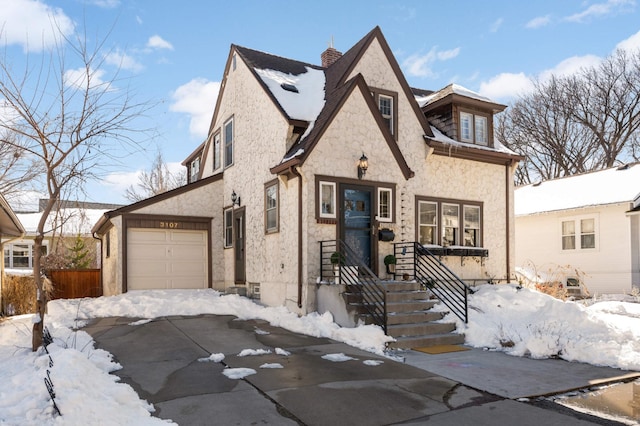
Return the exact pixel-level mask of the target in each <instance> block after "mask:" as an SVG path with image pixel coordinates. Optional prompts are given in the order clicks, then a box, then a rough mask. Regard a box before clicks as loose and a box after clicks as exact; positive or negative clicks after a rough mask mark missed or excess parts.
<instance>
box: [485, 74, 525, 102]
mask: <svg viewBox="0 0 640 426" xmlns="http://www.w3.org/2000/svg"><path fill="white" fill-rule="evenodd" d="M532 87H533V85H532V83H531V80H530V79H529V77H528V76H527V75H526V74H524V73H522V72H521V73H517V74H516V73H502V74H498V75H497V76H495V77H493V78H491V79H490V80H489V81H486V82H482V83H480V90H479V93H480V94H481V95H482V96H486V97H487V98H489V99H491V100H495V101H500V100H508V99H511V98H513V97H515V96H517V95H519V94H521V93H525V92H527V91H529V90H531V88H532Z"/></svg>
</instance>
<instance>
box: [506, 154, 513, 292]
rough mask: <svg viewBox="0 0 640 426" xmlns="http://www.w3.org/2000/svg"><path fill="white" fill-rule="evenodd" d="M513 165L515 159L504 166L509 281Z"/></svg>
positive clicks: (509, 278) (508, 275)
mask: <svg viewBox="0 0 640 426" xmlns="http://www.w3.org/2000/svg"><path fill="white" fill-rule="evenodd" d="M512 165H513V161H510V162H508V163H507V164H506V166H505V168H504V172H505V179H504V183H505V185H504V186H505V191H504V192H505V194H504V198H505V204H506V206H505V207H506V209H505V212H506V239H507V282H509V281H510V280H511V238H510V231H511V209H510V207H511V197H510V196H509V195H510V191H509V188H510V183H509V180H510V176H511V167H512Z"/></svg>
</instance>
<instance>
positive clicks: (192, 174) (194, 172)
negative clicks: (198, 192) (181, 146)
mask: <svg viewBox="0 0 640 426" xmlns="http://www.w3.org/2000/svg"><path fill="white" fill-rule="evenodd" d="M199 174H200V157H198V158H196V159H195V160H193V161H192V162H191V164H189V182H195V181H197V180H198V175H199Z"/></svg>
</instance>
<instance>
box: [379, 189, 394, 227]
mask: <svg viewBox="0 0 640 426" xmlns="http://www.w3.org/2000/svg"><path fill="white" fill-rule="evenodd" d="M383 193H386V194H388V195H387V200H388V203H387V204H386V207H387V212H386V214H385V213H384V212H383V211H382V209H383V207H384V205H383V203H382V194H383ZM378 221H379V222H393V190H392V189H391V188H384V187H380V188H378Z"/></svg>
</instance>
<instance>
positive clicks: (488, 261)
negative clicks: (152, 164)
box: [93, 27, 521, 314]
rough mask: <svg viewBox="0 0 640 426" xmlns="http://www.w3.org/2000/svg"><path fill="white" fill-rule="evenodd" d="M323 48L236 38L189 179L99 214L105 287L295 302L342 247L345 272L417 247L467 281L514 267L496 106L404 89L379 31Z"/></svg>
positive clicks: (456, 93)
mask: <svg viewBox="0 0 640 426" xmlns="http://www.w3.org/2000/svg"><path fill="white" fill-rule="evenodd" d="M321 60H322V65H313V64H308V63H303V62H300V61H296V60H292V59H286V58H282V57H280V56H275V55H272V54H268V53H264V52H259V51H256V50H252V49H248V48H245V47H240V46H236V45H232V46H231V49H230V51H229V56H228V57H227V60H226V67H225V71H224V75H223V78H222V83H221V89H220V94H219V96H218V99H217V102H216V105H215V110H214V114H213V118H212V121H211V126H210V130H209V136H208V138H207V139H206V140H205V142H204V143H203V144H202V145H201V146H199V147H197V149H195V150H194V151H193V152H192V153H191V154H190V155H189V156H188V158H187V159H186V160H185V162H184V164H185V165H186V166H187V168H188V171H189V172H188V176H189V184H187V185H186V186H184V187H182V188H178V189H175V190H173V191H170V192H168V193H165V194H161V195H158V196H156V197H153V198H150V199H147V200H143V201H141V202H138V203H135V204H132V205H129V206H125V207H122V208H119V209H117V210H114V211H111V212H108V213H106V214H105V215H104V217H103V218H102V219H101V220H100V221H99V222H98V223H97V224H96V225H95V226H94V229H93V230H94V232H95V234H96V235H97V236H98V237H99V238H101V239H102V241H103V259H102V260H103V261H102V265H103V268H102V270H103V286H104V294H105V295H108V294H118V293H121V292H126V291H128V290H134V289H158V288H159V289H170V288H214V289H217V290H221V291H238V290H242V291H243V292H244V291H246V292H247V294H249V295H253V296H255V297H257V296H258V295H259V297H260V298H261V300H262V302H263V303H265V304H267V305H271V306H280V305H284V306H286V307H288V308H289V309H290V310H292V311H294V312H298V313H301V314H304V313H308V312H311V311H314V310H316V306H317V305H316V296H317V291H318V288H319V285H322V284H323V283H326V282H332V281H331V277H329V276H328V275H327V268H326V267H327V265H329V264H328V262H329V255H330V254H332V251H334V250H338V249H339V247H341V244H343V243H344V244H345V245H346V246H348V247H349V252H350V253H351V254H352V257H354V258H357V259H352V260H353V261H354V262H357V264H358V265H360V266H358V267H356V268H355V269H350V271H353V270H356V271H358V270H359V271H360V272H361V273H362V271H364V270H365V269H366V270H371V271H372V273H373V274H374V275H375V276H376V277H383V278H384V277H388V274H387V272H386V268H385V265H384V263H383V259H384V258H385V256H386V255H388V254H392V253H395V254H396V255H397V256H398V257H402V256H404V255H406V253H407V249H409V250H414V247H428V248H430V249H431V250H433V252H434V253H436V254H437V256H439V258H440V259H441V260H442V261H443V262H444V263H445V264H447V265H448V266H449V267H450V268H451V269H452V270H454V271H455V272H456V273H457V274H458V275H459V276H461V277H462V278H463V279H466V280H469V281H475V282H486V281H487V280H494V281H495V280H502V281H506V280H509V279H510V278H512V277H513V270H514V259H515V257H514V256H515V255H514V240H513V234H514V233H513V189H514V188H513V173H514V170H515V168H516V167H517V163H518V161H520V160H521V157H519V156H517V155H515V154H514V153H512V152H510V151H508V150H506V149H504V148H503V147H502V146H500V145H499V144H498V143H497V142H496V141H494V139H493V115H494V114H496V113H499V112H500V111H502V110H503V109H504V108H505V106H504V105H500V104H496V103H494V102H492V101H490V100H489V99H486V98H483V97H482V96H479V95H477V94H475V93H473V92H470V91H467V90H465V89H464V88H461V87H459V86H456V85H450V86H447V87H446V88H444V89H442V90H440V91H437V92H432V91H425V90H417V89H412V88H410V87H409V85H408V84H407V81H406V80H405V77H404V75H403V74H402V72H401V70H400V67H399V65H398V63H397V61H396V59H395V58H394V56H393V54H392V51H391V48H390V47H389V46H388V44H387V42H386V40H385V38H384V36H383V35H382V32H381V30H380V28H378V27H376V28H374V29H373V30H372V31H371V32H370V33H369V34H367V35H366V36H365V37H364V38H363V39H361V40H360V41H358V43H356V44H355V45H354V46H353V47H352V48H351V49H349V50H348V51H347V52H346V53H344V54H341V53H340V52H338V51H337V50H335V49H333V48H329V49H327V50H326V51H325V52H323V53H322V55H321ZM414 244H415V245H414ZM345 250H346V249H345ZM399 266H400V265H399ZM329 268H330V265H329ZM329 270H330V269H329ZM345 271H347V270H345ZM413 274H414V272H413V271H412V272H411V273H408V276H410V277H413ZM402 275H403V274H402V273H400V274H399V275H397V276H396V277H397V278H401V277H402Z"/></svg>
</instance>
